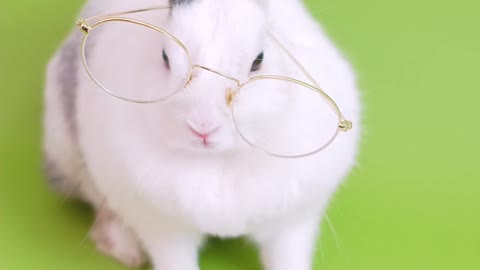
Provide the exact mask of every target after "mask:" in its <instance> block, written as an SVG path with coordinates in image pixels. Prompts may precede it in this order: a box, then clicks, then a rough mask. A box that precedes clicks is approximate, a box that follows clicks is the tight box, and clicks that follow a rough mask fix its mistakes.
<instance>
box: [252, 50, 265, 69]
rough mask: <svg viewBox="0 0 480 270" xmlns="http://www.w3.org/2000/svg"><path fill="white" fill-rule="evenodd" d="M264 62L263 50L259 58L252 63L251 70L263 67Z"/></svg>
mask: <svg viewBox="0 0 480 270" xmlns="http://www.w3.org/2000/svg"><path fill="white" fill-rule="evenodd" d="M262 62H263V52H261V53H260V54H259V55H258V56H257V58H255V60H254V61H253V63H252V68H251V69H250V71H257V70H259V69H260V68H261V67H262Z"/></svg>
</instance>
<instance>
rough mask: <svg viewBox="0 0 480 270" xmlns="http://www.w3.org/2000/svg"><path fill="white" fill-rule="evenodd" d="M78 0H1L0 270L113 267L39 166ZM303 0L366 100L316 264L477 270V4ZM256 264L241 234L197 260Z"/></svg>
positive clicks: (86, 220)
mask: <svg viewBox="0 0 480 270" xmlns="http://www.w3.org/2000/svg"><path fill="white" fill-rule="evenodd" d="M80 2H81V1H78V0H75V1H71V0H70V1H64V0H45V1H32V0H27V1H6V0H2V1H1V3H0V33H1V37H0V269H1V270H10V269H12V270H17V269H21V270H23V269H35V270H38V269H48V270H56V269H68V270H77V269H78V270H80V269H82V270H85V269H102V270H109V269H112V270H113V269H123V268H122V267H121V266H119V265H118V264H117V263H115V262H113V261H112V260H110V259H108V258H105V257H103V256H102V255H100V254H98V253H97V252H96V251H95V250H94V247H93V245H92V243H91V242H90V241H88V240H85V234H86V232H87V231H88V228H89V224H90V223H91V222H92V221H91V219H92V216H91V213H90V212H89V210H88V209H87V208H85V207H83V206H79V205H75V204H72V203H68V202H65V201H62V200H61V199H59V198H57V197H56V196H55V195H53V194H51V193H50V192H49V191H48V189H47V188H46V186H45V185H44V182H43V179H42V175H41V172H40V166H39V164H40V134H41V110H42V102H41V99H42V90H43V80H44V67H45V64H46V62H47V60H48V58H49V56H50V55H51V54H52V53H53V52H54V50H55V49H56V47H57V45H58V44H59V42H60V41H61V40H62V38H63V37H64V36H65V35H66V34H67V32H68V31H69V29H70V28H71V26H72V23H73V22H74V19H75V17H76V16H75V14H76V12H77V10H78V8H79V6H80V4H81V3H80ZM279 2H281V1H279ZM308 2H309V7H310V8H311V10H312V12H313V13H314V14H315V16H316V17H317V18H318V19H320V20H321V21H322V22H323V23H324V24H325V28H326V29H327V31H328V32H329V33H330V34H331V36H332V37H333V38H334V39H335V41H336V42H337V44H338V45H339V46H340V47H341V48H342V49H343V51H344V52H345V54H346V55H347V56H348V57H349V59H350V60H351V61H352V63H353V65H354V67H355V68H356V70H357V71H358V74H359V82H360V86H361V88H362V90H363V92H364V101H365V107H366V111H365V113H366V115H365V124H366V134H365V140H364V143H363V146H362V154H361V157H360V166H359V168H357V169H356V170H355V171H354V172H353V173H352V176H351V177H350V178H349V179H348V181H347V182H346V184H345V185H344V186H343V187H342V188H341V190H340V192H339V193H338V196H336V197H335V199H334V201H333V204H332V205H331V208H330V210H329V212H328V213H329V217H330V219H331V221H332V223H333V225H334V227H335V229H336V234H337V238H338V239H339V242H340V244H339V245H337V244H336V241H335V238H334V236H333V234H332V231H331V230H330V229H329V227H328V226H327V223H326V222H324V224H323V228H324V233H323V235H322V238H321V240H320V241H319V243H318V247H319V249H318V252H317V256H316V266H315V269H335V270H339V269H349V270H361V269H365V270H375V269H437V270H438V269H449V270H450V269H462V270H463V269H480V195H479V191H480V183H479V180H480V171H479V166H480V162H479V161H480V158H479V157H478V155H479V153H480V151H479V150H480V147H479V145H480V143H479V140H480V128H479V126H478V117H479V116H480V114H479V111H480V110H479V109H478V107H479V105H478V100H479V98H480V91H479V87H478V85H479V84H480V76H479V74H478V71H479V68H478V65H479V63H480V52H479V49H480V34H479V28H480V16H479V10H480V3H479V1H476V0H457V1H441V0H440V1H439V0H423V1H413V0H403V1H380V0H363V1H358V0H338V1H336V0H323V1H313V0H312V1H308ZM338 246H340V248H339V247H338ZM258 265H259V263H258V258H257V256H256V252H255V251H254V250H253V248H252V247H251V246H249V245H247V244H245V243H244V242H242V241H226V242H223V241H214V242H212V243H210V244H209V245H208V246H207V248H206V250H205V251H204V252H203V255H202V266H203V269H204V270H217V269H218V270H220V269H222V270H230V269H231V270H234V269H235V270H236V269H248V270H256V269H259V266H258Z"/></svg>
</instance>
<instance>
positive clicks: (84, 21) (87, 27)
mask: <svg viewBox="0 0 480 270" xmlns="http://www.w3.org/2000/svg"><path fill="white" fill-rule="evenodd" d="M171 8H172V7H171V6H155V7H149V8H142V9H134V10H129V11H121V12H115V13H110V14H103V15H96V16H92V17H88V18H86V19H84V18H80V19H78V20H77V26H78V27H80V29H81V30H83V31H84V32H86V33H88V31H90V25H89V23H88V22H89V21H91V20H100V19H104V18H108V17H115V16H121V15H128V14H134V13H140V12H145V11H154V10H163V9H171Z"/></svg>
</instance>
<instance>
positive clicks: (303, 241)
mask: <svg viewBox="0 0 480 270" xmlns="http://www.w3.org/2000/svg"><path fill="white" fill-rule="evenodd" d="M165 4H168V3H166V1H155V0H135V1H133V0H105V1H96V0H91V1H90V2H89V3H88V4H87V6H86V8H85V10H84V13H83V15H84V16H90V15H97V14H102V13H108V12H113V11H121V10H128V9H134V8H143V7H149V6H152V5H165ZM133 17H135V18H141V19H144V20H146V21H149V22H152V23H156V24H161V26H163V27H165V28H166V29H168V30H169V31H171V32H172V33H175V35H177V36H178V38H179V39H180V40H181V41H182V42H184V43H185V45H186V46H187V47H188V48H189V50H190V51H191V53H192V57H193V62H194V63H198V64H201V65H204V66H208V67H211V68H213V69H215V70H219V71H222V72H223V73H225V74H229V75H230V76H233V77H236V78H239V79H240V80H246V79H247V78H248V77H249V76H252V74H251V73H250V72H249V70H250V66H251V64H252V61H253V60H254V59H255V57H256V56H257V55H258V53H259V52H261V51H262V50H264V51H265V61H264V66H263V68H262V69H261V71H259V73H262V74H279V75H286V76H292V77H296V78H300V79H304V78H303V77H302V76H301V74H300V73H298V71H295V70H294V69H295V67H294V66H293V64H292V63H291V62H289V60H288V58H286V57H285V55H282V54H281V53H280V52H279V51H278V50H275V49H274V45H272V43H271V40H269V38H268V37H267V35H266V33H267V30H268V31H271V32H272V33H275V35H276V36H277V37H278V38H279V39H280V40H281V41H282V42H283V43H284V44H285V45H286V46H287V47H288V48H289V49H290V50H291V51H292V53H293V54H294V55H295V56H297V57H298V58H299V60H300V61H301V62H302V63H303V64H304V65H305V66H306V67H307V69H308V70H309V71H310V72H311V73H312V75H313V76H314V77H315V78H316V79H317V80H318V82H319V84H320V85H321V86H322V88H323V89H325V91H326V92H327V93H328V94H329V95H331V96H332V97H333V98H334V100H335V101H336V102H337V103H338V105H339V107H340V108H341V109H342V112H343V113H344V114H345V116H346V117H347V118H348V119H350V120H352V121H353V123H354V129H353V130H352V131H350V132H348V133H342V134H340V135H339V137H338V138H337V139H336V140H335V141H334V143H333V144H332V145H331V146H330V147H328V148H327V149H325V150H324V151H322V152H320V153H318V154H316V155H313V156H310V157H307V158H301V159H280V158H275V157H271V156H269V155H266V154H264V153H262V152H259V151H256V150H254V149H251V148H250V147H249V146H248V145H247V144H245V143H244V142H243V141H242V140H241V139H240V138H239V136H238V134H237V133H236V131H235V130H234V126H233V124H232V120H231V116H230V114H229V110H228V109H227V106H226V104H225V90H226V88H227V87H229V85H230V82H229V81H227V80H224V79H222V78H221V77H218V76H216V75H214V74H211V73H208V72H199V73H198V74H197V76H196V78H195V79H194V80H193V81H192V83H191V84H190V85H189V87H188V88H187V89H185V90H184V91H182V92H181V93H179V94H178V95H176V96H174V97H172V98H171V99H170V100H168V101H165V102H160V103H156V104H150V105H140V104H133V103H128V102H125V101H121V100H119V99H116V98H113V97H112V96H110V95H108V94H106V93H105V92H103V91H101V90H100V89H99V88H98V87H97V86H96V85H95V84H94V83H93V82H92V81H91V80H90V79H89V78H88V77H87V75H86V73H85V71H84V69H83V67H82V66H81V63H80V62H79V61H78V63H75V64H76V65H77V74H74V77H76V78H77V80H78V87H77V89H70V90H71V91H76V99H75V105H76V112H75V115H74V119H73V121H74V122H75V125H76V133H75V134H73V133H72V132H71V129H69V128H68V127H69V126H70V120H69V119H66V118H65V115H64V114H65V113H64V110H63V109H62V104H61V103H62V101H61V96H62V94H61V93H60V91H61V87H60V83H59V80H60V79H59V78H58V74H59V72H60V70H59V69H60V68H61V65H60V62H61V59H60V58H61V56H60V53H59V54H57V55H56V56H55V57H54V59H53V60H52V62H51V63H50V66H49V70H48V81H47V90H46V118H45V119H46V120H45V151H46V154H47V155H48V156H49V157H50V159H51V160H52V161H53V162H55V163H56V164H57V165H58V167H59V169H60V170H61V171H62V173H63V174H64V175H65V176H66V177H67V178H68V181H70V182H71V183H72V184H71V186H76V185H80V186H81V191H80V193H81V196H82V197H83V198H84V199H85V200H87V201H89V202H90V203H91V204H92V205H93V206H94V207H95V208H96V209H97V210H98V211H100V210H99V209H101V208H103V207H107V208H108V209H109V211H111V213H114V214H113V215H114V217H112V219H110V220H109V222H110V223H109V224H110V225H106V226H107V228H106V229H105V228H103V229H100V230H99V231H100V232H102V231H103V233H104V234H105V235H104V236H103V237H107V238H111V239H110V240H111V241H110V244H111V243H114V244H113V245H114V246H115V245H116V244H115V243H121V244H119V246H116V247H114V248H112V251H110V252H109V251H108V250H105V248H104V247H103V248H101V249H102V250H103V251H104V252H106V253H109V254H110V255H112V256H114V257H117V258H118V257H120V259H121V260H122V258H124V259H123V260H122V261H124V262H125V263H127V264H130V265H137V264H139V263H140V262H139V261H138V260H139V256H140V255H139V254H141V251H140V250H139V249H140V246H138V245H137V244H136V243H134V242H135V241H136V240H135V239H132V237H134V238H137V239H138V243H140V244H141V246H142V249H143V250H144V251H145V252H146V254H148V257H149V259H150V260H151V261H152V263H153V266H154V268H155V269H158V270H159V269H169V270H175V269H179V270H195V269H199V268H198V264H197V252H198V248H199V245H200V244H201V241H202V238H203V237H204V236H205V235H217V236H220V237H237V236H246V237H248V238H251V239H253V240H254V241H255V242H256V243H258V245H259V249H260V251H261V255H262V260H263V263H264V265H265V269H267V270H283V269H285V270H287V269H288V270H291V269H296V270H309V269H311V260H312V255H313V252H314V246H315V245H314V243H315V240H316V236H317V233H318V228H319V221H320V219H321V217H322V212H323V211H324V209H325V208H326V206H327V203H328V201H329V199H330V198H331V196H332V194H333V193H334V192H335V190H336V189H337V187H338V185H339V183H340V182H341V181H342V179H344V178H345V176H346V175H347V174H348V173H349V171H350V170H351V168H352V167H353V166H354V164H355V158H356V154H357V148H358V140H359V134H360V127H359V124H360V102H359V92H358V90H357V88H356V85H355V78H354V75H353V73H352V70H351V68H350V66H349V65H348V63H347V62H346V61H345V60H344V58H343V57H342V56H341V54H340V53H339V52H338V50H337V49H336V48H335V47H334V45H332V43H331V42H330V40H329V39H328V38H327V36H326V35H325V34H324V32H323V31H322V30H321V28H320V27H319V26H318V24H317V23H316V22H315V20H314V19H313V18H312V17H311V16H310V15H309V14H308V12H307V11H306V10H305V8H304V7H303V4H302V3H301V2H300V1H298V0H284V1H267V0H263V1H261V0H235V1H233V0H194V1H192V3H190V4H188V5H182V6H177V7H174V8H173V10H172V12H171V14H169V12H168V11H159V12H153V13H149V14H146V15H135V16H133ZM80 36H81V33H80V32H79V31H78V30H77V29H75V30H74V33H72V35H71V37H70V41H69V42H78V46H80V42H79V37H80ZM108 38H109V37H104V38H103V39H102V40H99V41H98V42H97V43H96V44H95V45H94V47H93V49H92V50H94V51H93V52H92V61H98V62H95V63H96V65H97V66H100V67H101V69H103V70H104V71H105V74H106V75H105V76H117V77H116V78H117V79H118V80H119V81H120V82H121V83H125V84H129V83H135V82H133V81H128V79H127V78H128V76H118V74H122V72H125V70H122V67H119V66H112V65H111V64H109V61H106V60H105V59H108V57H114V56H115V53H114V52H115V49H114V47H111V46H112V44H116V40H108ZM111 38H115V37H111ZM109 46H110V47H109ZM115 46H117V45H115ZM118 46H122V45H118ZM109 48H111V50H110V51H111V52H110V53H109ZM161 50H162V48H158V47H155V46H154V44H145V51H147V52H150V51H151V53H152V55H153V54H155V53H158V51H160V52H161ZM102 57H104V58H102ZM169 57H170V58H171V59H174V58H175V54H174V52H172V54H171V55H169ZM77 59H78V58H77ZM141 63H142V61H137V62H136V63H131V65H132V66H131V67H130V70H135V69H136V66H135V65H141ZM159 72H161V71H159ZM109 74H110V75H109ZM139 75H143V74H139ZM156 87H159V88H161V87H162V85H156ZM138 89H142V85H138ZM138 89H133V90H138ZM138 91H141V90H138ZM263 102H264V103H265V106H266V108H267V109H269V110H278V111H279V118H280V119H287V118H289V117H290V118H293V119H294V118H295V117H296V116H295V115H294V114H292V113H288V112H284V111H283V112H282V110H281V108H278V105H279V104H275V102H271V101H269V100H264V101H263ZM251 113H254V112H251ZM272 120H274V119H272ZM189 124H190V125H197V127H198V126H200V125H202V124H207V125H214V126H216V127H217V126H218V127H219V128H220V129H219V132H217V133H215V134H214V135H212V137H211V140H212V143H214V144H213V147H212V148H211V149H205V148H204V147H203V146H202V144H201V143H200V141H199V138H196V137H195V136H193V135H192V133H191V131H190V130H189V128H188V125H189ZM285 132H290V131H285ZM292 132H299V131H292ZM304 139H305V140H315V138H304ZM111 222H115V223H117V224H116V225H114V226H113V229H111V230H109V229H108V228H109V227H108V226H112V225H111ZM123 225H126V226H127V227H128V228H129V230H131V232H132V235H134V236H132V235H130V232H127V231H125V233H124V234H122V231H123V229H119V228H118V226H123ZM97 226H98V225H97ZM94 238H95V237H94ZM96 238H97V240H98V238H99V237H98V232H97V236H96ZM100 238H101V237H100ZM123 238H125V239H123ZM125 243H127V244H128V243H131V245H126V244H125ZM119 249H120V250H119ZM129 254H130V255H129ZM135 254H137V255H138V256H137V257H135V256H134V255H135ZM122 256H123V257H122ZM129 256H134V257H135V258H134V259H132V260H136V261H129V259H128V257H129Z"/></svg>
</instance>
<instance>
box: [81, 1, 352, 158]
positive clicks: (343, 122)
mask: <svg viewBox="0 0 480 270" xmlns="http://www.w3.org/2000/svg"><path fill="white" fill-rule="evenodd" d="M171 8H172V7H171V6H156V7H150V8H143V9H136V10H131V11H124V12H116V13H111V14H106V15H96V16H92V17H89V18H86V19H84V18H80V19H78V20H77V22H76V25H77V26H78V27H79V28H80V30H82V31H83V33H84V37H83V39H82V43H81V51H80V55H81V60H82V64H83V66H84V68H85V70H86V72H87V74H88V76H89V77H90V78H91V79H92V80H93V81H94V82H95V83H96V84H97V85H98V86H99V87H100V88H101V89H102V90H104V91H105V92H107V93H108V94H110V95H112V96H114V97H116V98H119V99H121V100H124V101H128V102H133V103H142V104H148V103H157V102H160V101H164V100H167V99H168V98H170V97H172V96H173V95H175V94H177V93H178V92H179V91H181V90H183V89H184V88H185V87H186V86H187V85H188V84H189V83H190V81H191V80H192V79H193V75H192V72H193V71H194V70H195V69H203V70H206V71H209V72H212V73H215V74H217V75H219V76H221V77H224V78H226V79H229V80H231V81H233V82H235V84H236V89H235V90H233V89H231V88H228V89H227V91H226V97H225V100H226V103H227V106H228V107H229V108H230V111H231V114H232V120H233V123H234V126H235V129H236V130H237V132H238V133H239V134H240V137H242V139H243V140H244V141H245V142H247V144H249V145H250V146H251V147H253V148H254V149H257V150H259V151H262V152H264V153H266V154H269V155H271V156H275V157H280V158H301V157H306V156H310V155H313V154H316V153H318V152H320V151H322V150H323V149H325V148H327V147H328V146H329V145H330V144H331V143H332V142H333V141H334V140H335V138H336V137H337V136H338V134H339V132H340V131H342V132H347V131H349V130H350V129H352V122H351V121H349V120H347V119H345V117H344V116H343V114H342V113H341V111H340V109H339V107H338V106H337V104H336V103H335V101H334V100H333V99H332V98H331V97H330V96H329V95H327V94H326V93H325V92H324V91H323V90H322V89H321V88H320V86H319V85H318V83H317V82H316V81H315V79H314V78H313V77H312V76H311V75H310V73H309V72H308V71H307V70H306V69H305V67H304V66H303V65H302V64H301V63H300V62H299V61H298V60H297V59H296V58H295V57H294V56H293V55H292V54H291V53H290V51H289V50H288V49H287V48H286V47H285V46H283V44H282V43H281V42H280V41H279V40H278V39H277V38H276V37H275V36H273V35H272V33H269V36H270V38H271V39H272V40H273V41H274V42H275V43H276V44H277V45H278V46H279V47H280V48H281V49H282V51H283V52H285V53H286V54H287V56H288V57H289V58H290V59H291V60H292V61H293V62H294V63H295V64H296V65H297V66H298V68H299V69H300V70H301V71H302V73H303V74H304V75H305V76H306V77H307V78H308V79H309V80H310V81H311V82H312V83H313V85H312V84H309V83H306V82H304V81H300V80H297V79H294V78H290V77H286V76H279V75H258V76H254V77H251V78H249V79H248V80H247V81H246V82H243V83H242V82H240V81H239V80H238V79H235V78H233V77H231V76H228V75H226V74H224V73H222V72H219V71H216V70H214V69H211V68H208V67H205V66H202V65H198V64H192V57H191V55H190V52H189V51H188V49H187V47H186V46H185V45H184V44H183V43H182V42H181V41H180V40H179V39H178V38H176V37H175V36H173V35H172V34H170V33H168V32H167V31H165V30H164V29H161V28H159V27H157V26H154V25H152V24H149V23H146V22H143V21H140V20H136V19H132V18H126V17H120V16H122V15H128V14H134V13H140V12H146V11H154V10H165V9H171ZM93 20H95V22H94V23H92V24H90V23H89V22H90V21H93ZM108 22H127V23H133V24H136V25H140V26H143V27H147V28H149V29H151V30H154V31H157V32H159V33H161V34H163V35H165V36H167V37H168V38H170V39H171V40H173V41H175V42H176V43H177V44H178V45H179V46H180V47H181V48H182V49H183V50H184V51H185V53H186V55H187V57H188V61H189V65H190V69H189V73H188V76H187V77H186V79H185V81H184V82H183V84H182V86H181V87H180V88H178V89H177V90H175V91H174V92H172V93H171V94H169V95H167V96H166V97H162V98H158V99H154V100H135V99H131V98H126V97H123V96H120V95H118V94H116V93H114V92H112V91H111V90H109V89H108V88H107V87H105V86H104V85H103V84H102V83H101V82H99V81H98V80H97V79H96V78H95V76H94V75H93V73H92V71H91V69H90V67H89V65H88V63H87V57H86V52H85V51H86V44H87V40H88V37H89V34H90V32H91V31H92V30H93V29H94V28H95V27H97V26H99V25H101V24H104V23H108ZM261 79H271V80H280V81H287V82H290V83H295V84H298V85H300V86H303V87H306V88H307V89H309V90H311V91H314V92H315V93H317V94H320V95H321V96H322V97H323V98H324V99H325V100H326V101H327V102H328V104H329V105H330V108H331V109H332V110H333V111H334V112H335V114H336V115H337V117H338V126H337V129H336V131H335V133H334V134H333V135H332V137H331V138H330V139H329V140H328V141H327V142H326V143H325V144H324V145H323V146H321V147H319V148H317V149H315V150H313V151H310V152H308V153H304V154H298V155H281V154H275V153H272V152H270V151H267V150H265V149H263V148H260V147H258V146H256V145H255V144H254V143H252V142H250V141H249V139H248V138H246V137H245V136H244V135H243V134H242V132H241V131H240V129H239V128H238V125H237V122H236V120H235V113H234V109H233V107H234V106H232V103H233V102H234V100H235V97H236V96H237V95H238V94H239V92H240V90H241V89H242V88H243V87H245V86H246V85H248V84H249V83H251V82H254V81H257V80H261Z"/></svg>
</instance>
